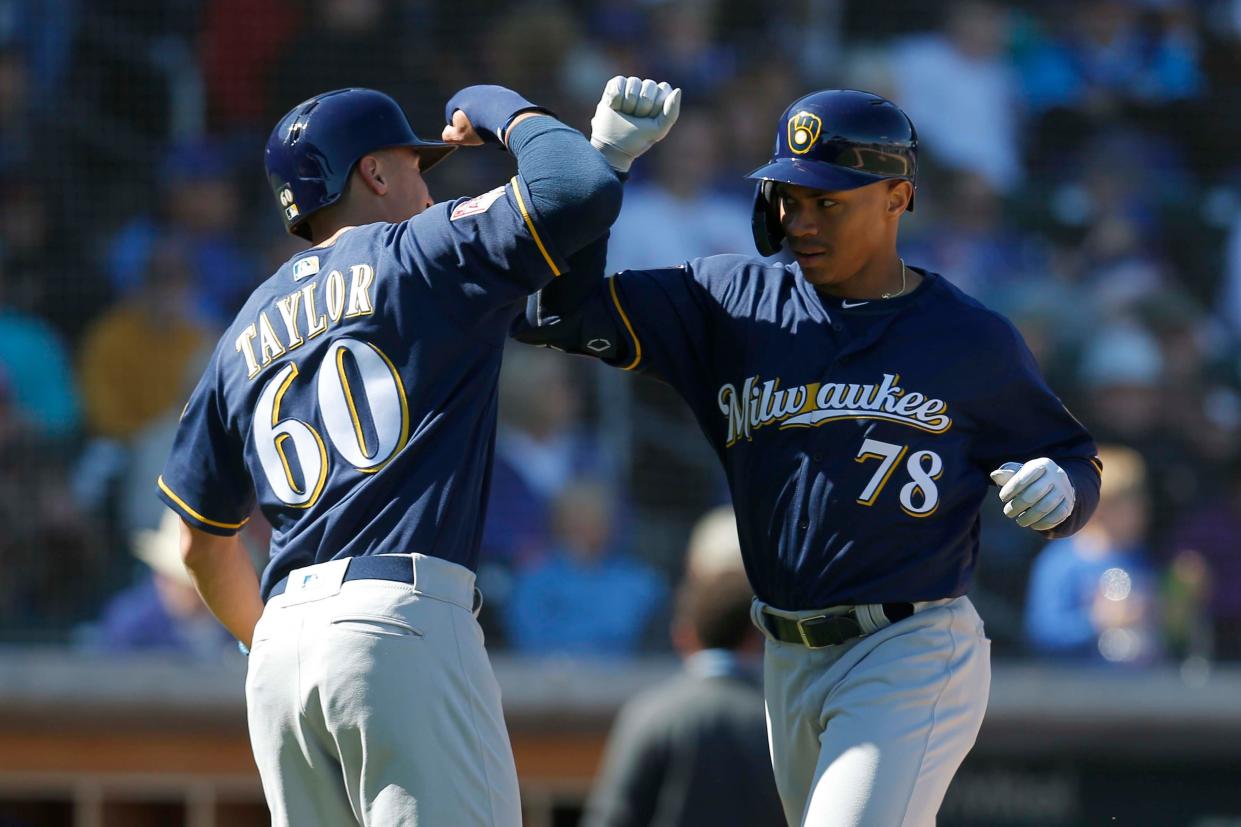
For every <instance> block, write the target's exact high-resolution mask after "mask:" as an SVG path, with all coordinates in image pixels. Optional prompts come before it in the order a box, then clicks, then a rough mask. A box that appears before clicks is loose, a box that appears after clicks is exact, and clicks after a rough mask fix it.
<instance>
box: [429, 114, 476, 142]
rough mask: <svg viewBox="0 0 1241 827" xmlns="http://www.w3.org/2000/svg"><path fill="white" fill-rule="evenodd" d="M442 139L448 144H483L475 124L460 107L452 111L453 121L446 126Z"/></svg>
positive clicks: (441, 135) (441, 134)
mask: <svg viewBox="0 0 1241 827" xmlns="http://www.w3.org/2000/svg"><path fill="white" fill-rule="evenodd" d="M440 140H441V141H443V142H444V143H446V144H459V145H460V146H482V144H483V139H482V138H481V137H479V134H478V132H476V131H475V130H474V124H472V123H470V119H469V118H468V117H466V114H465V113H464V112H462V111H461V110H460V109H458V110H457V111H456V112H453V113H452V123H450V124H448V125H446V126H445V127H444V131H443V132H442V133H440Z"/></svg>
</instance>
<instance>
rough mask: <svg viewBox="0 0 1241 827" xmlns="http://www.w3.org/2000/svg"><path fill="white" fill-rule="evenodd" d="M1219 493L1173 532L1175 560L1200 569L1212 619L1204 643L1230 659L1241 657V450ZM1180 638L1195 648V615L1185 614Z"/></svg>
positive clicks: (1183, 646) (1186, 646) (1185, 645)
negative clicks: (1239, 545)
mask: <svg viewBox="0 0 1241 827" xmlns="http://www.w3.org/2000/svg"><path fill="white" fill-rule="evenodd" d="M1228 471H1229V473H1228V476H1227V478H1226V481H1225V483H1224V484H1223V485H1222V486H1221V487H1220V490H1219V493H1218V494H1217V495H1216V496H1214V497H1212V498H1211V499H1210V500H1208V501H1207V502H1206V503H1204V504H1203V505H1202V506H1201V507H1199V508H1197V509H1195V510H1193V511H1192V512H1190V513H1189V514H1188V515H1187V516H1186V517H1185V519H1184V520H1183V522H1182V523H1181V525H1179V526H1178V527H1177V529H1176V531H1175V532H1174V534H1173V540H1172V543H1171V548H1172V551H1173V563H1172V565H1173V566H1174V567H1175V566H1176V565H1177V564H1178V563H1179V564H1180V566H1181V567H1182V568H1186V567H1188V568H1189V570H1190V573H1191V574H1192V573H1193V572H1195V571H1197V572H1200V574H1199V575H1198V576H1199V578H1200V580H1201V582H1202V586H1201V588H1202V590H1203V594H1202V598H1203V602H1204V603H1205V605H1206V608H1207V612H1206V621H1207V623H1208V624H1209V627H1210V628H1209V631H1208V634H1209V638H1208V640H1209V643H1208V644H1207V645H1206V646H1205V647H1204V646H1203V645H1202V644H1199V648H1200V649H1201V648H1206V649H1207V650H1208V651H1211V650H1213V652H1212V653H1213V654H1214V655H1215V656H1217V657H1219V658H1223V659H1227V660H1237V659H1241V554H1238V553H1237V547H1238V539H1237V538H1239V537H1241V455H1239V456H1237V457H1234V458H1233V460H1232V462H1231V464H1230V467H1229V469H1228ZM1183 621H1184V624H1183V626H1182V627H1181V635H1180V641H1179V642H1180V643H1181V647H1180V648H1181V649H1182V650H1183V651H1188V650H1190V649H1191V648H1193V643H1194V641H1193V640H1192V639H1191V638H1192V633H1193V632H1192V629H1191V628H1190V626H1191V625H1192V623H1193V618H1192V617H1185V618H1183Z"/></svg>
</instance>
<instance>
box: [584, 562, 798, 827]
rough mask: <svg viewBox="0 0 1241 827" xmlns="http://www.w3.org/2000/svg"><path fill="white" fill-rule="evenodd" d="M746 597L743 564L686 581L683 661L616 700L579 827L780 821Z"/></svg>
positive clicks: (680, 627) (751, 826) (676, 627)
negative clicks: (670, 674) (667, 675)
mask: <svg viewBox="0 0 1241 827" xmlns="http://www.w3.org/2000/svg"><path fill="white" fill-rule="evenodd" d="M727 550H728V549H727V548H725V549H723V551H724V552H725V553H726V552H727ZM752 598H753V594H752V593H751V591H750V584H749V582H747V580H746V577H745V573H744V572H743V571H741V570H740V569H732V570H726V569H725V570H717V571H714V572H711V573H710V574H706V575H703V576H701V577H695V578H690V579H688V580H686V581H685V583H683V584H682V587H681V590H680V594H679V596H678V599H677V609H676V616H675V620H674V622H673V631H672V637H673V641H674V642H675V644H676V648H677V651H678V652H679V653H680V655H681V657H682V658H683V661H684V668H683V669H682V671H681V674H679V675H677V676H676V677H674V678H672V679H671V680H670V681H668V682H666V683H663V684H660V685H658V686H655V687H652V688H651V689H649V690H647V691H646V692H643V693H642V694H640V695H638V696H636V697H634V698H633V699H631V700H630V701H628V702H627V703H626V704H625V705H624V706H623V707H621V710H620V713H619V715H618V716H617V718H616V723H615V724H614V725H613V727H612V732H611V735H609V737H608V744H607V747H606V749H605V752H604V757H603V766H602V768H601V769H600V772H599V776H598V777H597V778H596V780H595V786H594V789H593V790H592V792H591V796H590V800H589V803H588V804H587V811H586V815H585V817H584V819H583V820H582V825H583V827H655V825H659V827H695V825H708V824H709V825H717V824H744V825H747V827H784V823H785V821H784V811H783V810H782V808H781V806H780V798H779V796H778V795H777V793H776V784H775V778H774V777H773V775H772V770H771V759H770V756H769V754H768V750H767V727H766V721H765V717H764V712H763V692H762V688H761V681H760V678H759V671H760V669H759V667H760V664H761V660H762V645H763V643H762V636H761V635H760V634H759V633H758V630H757V629H756V628H755V627H754V625H753V623H751V621H750V602H751V599H752Z"/></svg>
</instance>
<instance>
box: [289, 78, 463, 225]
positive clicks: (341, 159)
mask: <svg viewBox="0 0 1241 827" xmlns="http://www.w3.org/2000/svg"><path fill="white" fill-rule="evenodd" d="M393 146H411V147H414V148H415V149H417V150H418V155H419V157H420V158H421V170H422V171H423V172H426V171H427V170H428V169H430V168H431V167H432V166H434V165H435V164H437V163H439V162H440V161H441V160H443V158H444V157H445V156H446V155H448V154H449V153H450V152H452V151H453V150H454V149H456V146H454V145H452V144H445V143H440V142H439V141H424V140H422V139H421V138H419V137H418V136H417V135H415V134H414V130H413V128H411V127H410V125H409V120H408V119H407V118H406V117H405V113H404V111H402V110H401V107H400V105H399V104H398V103H397V102H396V101H394V100H393V99H392V98H390V97H388V96H387V95H385V94H384V93H383V92H376V91H375V90H374V89H337V90H336V91H335V92H324V93H323V94H322V95H315V96H314V97H313V98H310V99H309V100H305V101H302V102H301V103H299V104H298V105H297V106H295V107H293V109H291V110H290V111H289V113H288V114H286V115H285V116H284V117H283V118H281V119H280V122H279V123H277V124H276V128H275V129H273V130H272V133H271V137H270V138H268V139H267V155H266V164H267V180H268V181H269V182H270V183H271V190H272V193H274V194H275V196H276V201H277V202H278V203H279V204H280V215H281V217H283V218H284V226H285V228H286V229H287V230H288V231H289V232H290V233H293V234H294V235H299V236H301V237H302V238H305V239H307V240H309V239H310V228H309V227H308V226H307V225H306V219H307V218H309V217H310V216H311V215H313V214H314V213H315V212H317V211H318V210H321V209H323V208H324V207H326V206H328V205H329V204H334V203H335V202H336V201H338V200H340V197H341V195H342V194H344V192H345V187H346V185H347V184H348V182H349V175H350V173H352V172H353V167H354V165H355V164H356V163H357V162H358V160H359V159H361V157H362V156H363V155H365V154H366V153H368V152H374V151H375V150H377V149H385V148H387V147H393Z"/></svg>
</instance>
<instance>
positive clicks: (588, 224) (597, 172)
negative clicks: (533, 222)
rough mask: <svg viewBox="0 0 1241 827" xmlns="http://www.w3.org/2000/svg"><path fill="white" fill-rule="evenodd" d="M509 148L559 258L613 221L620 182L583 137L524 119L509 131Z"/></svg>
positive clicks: (546, 120)
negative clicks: (559, 255)
mask: <svg viewBox="0 0 1241 827" xmlns="http://www.w3.org/2000/svg"><path fill="white" fill-rule="evenodd" d="M508 149H509V152H511V153H513V156H514V157H515V158H516V159H517V172H518V174H519V175H520V176H521V179H522V180H523V181H524V182H525V184H526V187H527V188H528V189H529V191H530V198H531V200H532V201H533V202H534V204H533V205H532V206H533V208H534V211H535V212H536V213H537V214H538V217H539V226H540V227H541V228H542V229H543V231H544V232H545V234H546V235H547V240H548V243H549V244H550V245H552V246H553V247H554V248H555V249H556V250H557V251H558V252H559V253H560V254H561V255H564V256H569V255H572V254H573V253H576V252H577V251H578V250H581V249H582V248H583V247H585V246H587V245H588V244H590V243H591V242H592V241H595V240H596V239H598V238H599V237H600V236H602V235H603V234H604V233H606V232H607V231H608V228H609V227H611V226H612V223H613V222H614V221H616V217H617V215H619V214H620V207H621V195H622V187H621V182H620V179H619V178H617V177H616V173H615V172H613V171H612V168H611V167H609V166H608V163H607V161H605V160H603V156H602V155H600V154H599V151H598V150H596V149H595V148H594V147H593V146H591V145H590V142H589V141H587V140H586V138H585V136H584V135H582V133H580V132H578V131H577V130H576V129H573V128H572V127H569V126H566V125H564V124H563V123H561V122H560V121H558V120H556V119H555V118H552V117H548V116H542V117H537V118H527V119H526V120H524V121H522V122H520V123H518V124H516V125H515V126H512V127H510V128H509V131H508Z"/></svg>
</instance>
